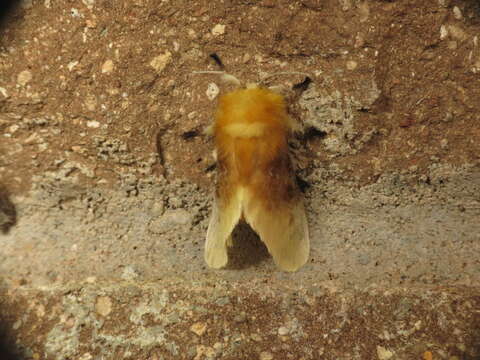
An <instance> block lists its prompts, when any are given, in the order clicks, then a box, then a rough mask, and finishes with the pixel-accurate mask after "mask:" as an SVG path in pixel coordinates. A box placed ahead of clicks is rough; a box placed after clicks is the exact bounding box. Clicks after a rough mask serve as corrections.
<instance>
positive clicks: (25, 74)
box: [17, 70, 32, 86]
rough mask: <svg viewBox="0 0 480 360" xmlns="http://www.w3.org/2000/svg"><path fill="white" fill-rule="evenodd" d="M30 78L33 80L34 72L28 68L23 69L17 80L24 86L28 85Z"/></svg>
mask: <svg viewBox="0 0 480 360" xmlns="http://www.w3.org/2000/svg"><path fill="white" fill-rule="evenodd" d="M30 80H32V73H31V72H30V71H28V70H23V71H22V72H20V73H19V74H18V76H17V82H18V83H19V84H20V85H22V86H25V85H27V84H28V83H29V82H30Z"/></svg>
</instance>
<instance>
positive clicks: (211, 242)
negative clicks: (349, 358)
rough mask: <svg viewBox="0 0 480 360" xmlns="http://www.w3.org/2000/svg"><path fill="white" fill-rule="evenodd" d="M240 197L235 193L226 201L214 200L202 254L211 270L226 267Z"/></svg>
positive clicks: (237, 217)
mask: <svg viewBox="0 0 480 360" xmlns="http://www.w3.org/2000/svg"><path fill="white" fill-rule="evenodd" d="M240 196H241V195H240V192H239V191H236V192H234V193H233V194H232V196H231V198H230V199H228V201H226V199H218V198H217V197H216V198H215V201H214V203H213V210H212V216H211V219H210V224H209V226H208V230H207V240H206V242H205V254H204V255H205V261H206V263H207V265H208V266H209V267H211V268H215V269H219V268H222V267H224V266H225V265H227V262H228V254H227V248H228V246H229V245H231V243H232V240H231V235H232V231H233V229H234V228H235V226H236V225H237V223H238V222H239V220H240V216H241V214H242V204H241V198H240Z"/></svg>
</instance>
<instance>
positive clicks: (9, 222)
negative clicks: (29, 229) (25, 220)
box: [0, 185, 17, 234]
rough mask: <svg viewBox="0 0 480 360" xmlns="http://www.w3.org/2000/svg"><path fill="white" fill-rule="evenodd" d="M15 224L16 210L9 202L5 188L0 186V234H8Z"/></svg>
mask: <svg viewBox="0 0 480 360" xmlns="http://www.w3.org/2000/svg"><path fill="white" fill-rule="evenodd" d="M16 223H17V210H16V209H15V205H14V204H13V203H12V201H11V200H10V196H9V193H8V191H7V189H6V188H5V186H2V185H0V232H1V233H3V234H6V233H8V231H9V230H10V228H11V227H12V226H14V225H15V224H16Z"/></svg>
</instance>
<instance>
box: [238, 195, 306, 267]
mask: <svg viewBox="0 0 480 360" xmlns="http://www.w3.org/2000/svg"><path fill="white" fill-rule="evenodd" d="M263 199H265V198H263ZM244 217H245V220H246V221H247V223H248V224H249V225H250V226H251V227H252V229H253V230H255V232H256V233H257V234H258V235H259V236H260V239H261V240H262V241H263V242H264V243H265V245H266V246H267V248H268V251H269V253H270V254H271V255H272V257H273V260H274V261H275V263H276V264H277V265H278V267H280V268H281V269H282V270H284V271H297V270H298V269H299V268H300V267H301V266H302V265H304V264H305V263H306V262H307V260H308V257H309V252H310V240H309V235H308V224H307V217H306V214H305V208H304V206H303V202H302V199H301V197H298V198H296V200H293V201H290V202H281V203H278V204H277V206H275V208H273V209H272V208H271V207H269V206H267V203H266V200H262V198H259V197H255V196H253V195H252V192H248V193H247V194H245V206H244Z"/></svg>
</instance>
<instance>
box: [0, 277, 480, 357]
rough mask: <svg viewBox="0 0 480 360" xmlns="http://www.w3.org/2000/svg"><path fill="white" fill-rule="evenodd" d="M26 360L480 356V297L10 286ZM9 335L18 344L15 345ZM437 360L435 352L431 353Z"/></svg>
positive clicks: (422, 292) (447, 291)
mask: <svg viewBox="0 0 480 360" xmlns="http://www.w3.org/2000/svg"><path fill="white" fill-rule="evenodd" d="M0 301H1V302H0V304H1V309H2V311H1V317H0V320H1V321H2V322H3V324H4V325H5V326H6V329H7V330H8V333H9V339H10V340H11V339H16V341H15V346H14V347H15V349H16V350H15V353H16V354H18V357H16V358H17V359H81V360H87V359H157V360H158V359H197V360H200V359H216V358H218V359H220V358H221V359H263V360H266V359H377V358H378V359H422V358H423V359H432V358H433V359H452V360H453V359H476V358H477V356H479V355H480V348H479V340H480V316H479V309H480V290H479V289H476V288H469V287H422V288H396V289H389V290H385V289H382V288H379V287H370V288H366V289H341V288H337V287H336V284H335V282H327V283H323V284H321V285H318V287H316V288H315V289H311V290H308V291H296V290H293V289H289V288H283V287H282V288H280V287H272V286H270V287H268V288H267V287H266V286H265V283H264V282H263V281H262V282H255V281H253V282H252V283H250V284H248V285H235V284H233V285H231V284H228V283H220V282H210V283H208V282H204V283H190V284H188V285H186V283H185V281H181V282H157V283H144V284H138V283H133V282H123V283H115V284H109V283H96V282H94V283H91V284H89V283H85V284H82V285H79V284H75V285H71V286H59V287H41V288H32V287H26V286H18V287H16V288H12V287H10V288H5V289H4V290H3V292H2V294H1V297H0ZM7 340H8V339H7ZM432 355H433V357H432Z"/></svg>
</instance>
